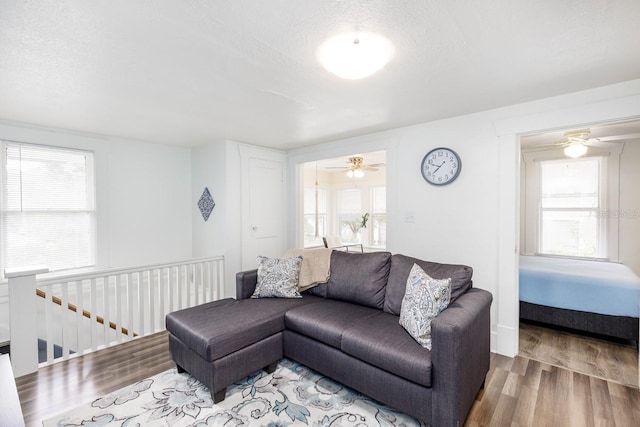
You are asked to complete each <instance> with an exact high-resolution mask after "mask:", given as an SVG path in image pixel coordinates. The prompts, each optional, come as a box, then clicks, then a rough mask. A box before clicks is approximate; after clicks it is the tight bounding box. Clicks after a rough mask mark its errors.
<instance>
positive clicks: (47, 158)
mask: <svg viewBox="0 0 640 427" xmlns="http://www.w3.org/2000/svg"><path fill="white" fill-rule="evenodd" d="M1 146H2V164H1V165H0V168H1V169H2V185H1V188H0V191H1V192H2V197H1V199H0V200H1V203H2V205H1V209H0V216H1V223H2V225H1V226H2V239H1V240H2V257H1V259H0V263H1V266H2V268H3V270H2V271H4V268H12V267H23V266H28V265H37V264H42V265H46V266H47V267H49V270H50V271H60V270H67V269H75V268H82V267H89V266H94V265H95V264H96V208H95V184H94V182H95V181H94V168H93V153H91V152H88V151H81V150H74V149H65V148H55V147H48V146H39V145H31V144H23V143H14V142H1Z"/></svg>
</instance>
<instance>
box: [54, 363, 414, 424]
mask: <svg viewBox="0 0 640 427" xmlns="http://www.w3.org/2000/svg"><path fill="white" fill-rule="evenodd" d="M43 424H44V427H53V426H95V427H98V426H121V427H137V426H171V427H174V426H193V427H205V426H225V427H235V426H267V427H280V426H295V425H308V426H314V427H320V426H336V427H337V426H359V427H360V426H382V427H392V426H399V427H410V426H421V427H423V426H424V424H422V423H421V422H419V421H417V420H416V419H414V418H411V417H409V416H407V415H405V414H402V413H400V412H397V411H394V410H393V409H391V408H389V407H388V406H385V405H382V404H381V403H379V402H376V401H375V400H372V399H370V398H368V397H366V396H364V395H362V394H360V393H358V392H355V391H353V390H351V389H349V388H347V387H345V386H343V385H341V384H340V383H337V382H335V381H333V380H331V379H329V378H326V377H324V376H322V375H320V374H318V373H316V372H314V371H312V370H311V369H309V368H307V367H305V366H303V365H300V364H299V363H296V362H292V361H290V360H288V359H282V360H280V362H279V363H278V367H277V369H276V371H275V372H274V373H273V374H267V373H265V372H264V371H258V372H255V373H254V374H251V375H249V376H248V377H247V378H245V379H244V380H242V381H240V382H238V383H236V384H234V385H232V386H231V387H228V388H227V397H226V399H225V400H223V401H222V402H220V403H218V404H215V405H214V404H213V401H212V399H211V394H210V393H209V389H207V388H206V387H205V386H203V385H202V384H201V383H200V382H198V381H196V380H195V379H194V378H193V377H191V376H189V375H188V374H186V373H183V374H178V373H177V372H176V370H175V369H171V370H168V371H166V372H162V373H160V374H158V375H156V376H154V377H151V378H148V379H145V380H142V381H140V382H137V383H135V384H133V385H130V386H128V387H125V388H123V389H120V390H118V391H116V392H114V393H111V394H109V395H107V396H104V397H101V398H100V399H97V400H94V401H93V402H91V403H88V404H86V405H84V406H81V407H79V408H76V409H73V410H71V411H69V412H66V413H64V414H60V415H58V416H56V417H53V418H50V419H48V420H46V421H44V423H43Z"/></svg>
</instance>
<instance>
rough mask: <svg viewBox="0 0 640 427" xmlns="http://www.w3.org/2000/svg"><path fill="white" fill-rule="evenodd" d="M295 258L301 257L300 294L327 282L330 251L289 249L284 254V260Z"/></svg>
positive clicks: (323, 249)
mask: <svg viewBox="0 0 640 427" xmlns="http://www.w3.org/2000/svg"><path fill="white" fill-rule="evenodd" d="M297 256H301V257H302V265H301V266H300V276H299V280H298V290H299V291H300V292H302V291H306V290H307V289H311V288H313V287H314V286H316V285H319V284H320V283H325V282H327V281H328V280H329V272H330V270H331V249H327V248H313V249H289V250H288V251H287V252H286V253H285V254H284V258H295V257H297Z"/></svg>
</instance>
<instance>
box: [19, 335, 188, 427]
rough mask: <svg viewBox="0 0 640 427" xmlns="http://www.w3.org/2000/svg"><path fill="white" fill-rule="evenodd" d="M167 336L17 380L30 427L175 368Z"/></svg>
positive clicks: (55, 366) (74, 360) (142, 339)
mask: <svg viewBox="0 0 640 427" xmlns="http://www.w3.org/2000/svg"><path fill="white" fill-rule="evenodd" d="M168 348H169V341H168V338H167V333H166V332H161V333H158V334H154V335H151V336H149V337H144V338H138V339H135V340H132V341H129V342H126V343H124V344H120V345H117V346H114V347H110V348H107V349H105V350H100V351H98V352H95V353H91V354H88V355H85V356H82V357H76V358H73V359H69V360H67V361H64V362H60V363H57V364H54V365H51V366H47V367H45V368H42V369H40V370H39V371H38V372H36V373H33V374H29V375H25V376H22V377H20V378H17V379H16V385H17V387H18V394H19V396H20V403H21V405H22V412H23V414H24V418H25V423H26V425H27V426H42V420H43V419H47V418H49V417H51V416H53V415H55V414H57V413H59V412H63V411H65V410H68V409H72V408H75V407H76V406H79V405H81V404H83V403H85V402H90V401H92V400H94V399H97V398H98V397H100V396H104V395H105V394H108V393H110V392H112V391H115V390H118V389H120V388H122V387H125V386H127V385H129V384H133V383H134V382H136V381H139V380H142V379H145V378H148V377H150V376H153V375H155V374H158V373H160V372H163V371H166V370H167V369H170V368H173V367H175V364H174V363H173V362H172V361H171V359H170V358H169V350H168Z"/></svg>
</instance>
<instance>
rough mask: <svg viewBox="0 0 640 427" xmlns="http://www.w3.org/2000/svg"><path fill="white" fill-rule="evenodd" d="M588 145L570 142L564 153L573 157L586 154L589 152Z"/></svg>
mask: <svg viewBox="0 0 640 427" xmlns="http://www.w3.org/2000/svg"><path fill="white" fill-rule="evenodd" d="M587 150H588V147H587V146H586V145H584V144H582V143H577V144H575V143H574V144H570V145H567V146H566V147H565V148H564V154H565V155H567V156H568V157H571V158H572V159H577V158H578V157H581V156H584V155H585V154H586V153H587Z"/></svg>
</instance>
